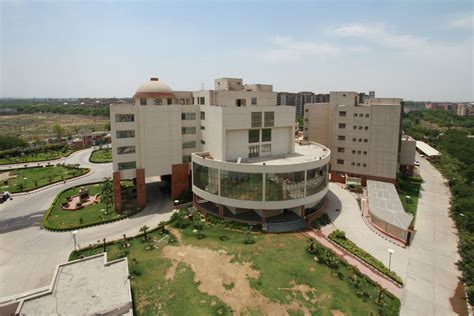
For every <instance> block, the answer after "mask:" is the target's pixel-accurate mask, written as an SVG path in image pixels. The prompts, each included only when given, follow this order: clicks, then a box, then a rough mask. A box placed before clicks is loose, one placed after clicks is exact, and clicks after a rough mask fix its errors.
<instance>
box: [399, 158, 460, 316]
mask: <svg viewBox="0 0 474 316" xmlns="http://www.w3.org/2000/svg"><path fill="white" fill-rule="evenodd" d="M417 160H419V161H420V173H421V176H422V178H423V180H424V183H423V184H422V185H421V197H420V199H419V200H418V209H417V215H416V227H415V228H416V235H415V238H414V239H413V243H412V244H411V246H410V247H409V249H410V251H409V261H408V266H407V272H406V278H405V279H406V282H405V287H404V290H403V293H402V300H401V301H402V307H401V313H400V314H401V315H406V316H411V315H440V316H441V315H443V316H445V315H456V314H455V312H454V311H453V309H452V306H451V303H450V298H451V297H453V296H454V293H455V289H456V286H457V284H458V277H459V276H460V272H459V271H458V269H457V267H456V261H458V260H459V254H458V252H457V242H458V238H457V231H456V228H455V226H454V223H453V221H452V220H451V218H450V217H449V213H448V210H449V207H450V204H449V200H450V198H451V194H450V192H449V189H448V187H447V186H446V184H445V182H446V180H445V179H444V178H443V177H442V175H441V174H440V172H439V171H438V170H436V168H435V167H433V166H432V165H431V164H430V163H429V162H428V161H427V160H426V159H423V158H421V157H419V156H418V157H417Z"/></svg>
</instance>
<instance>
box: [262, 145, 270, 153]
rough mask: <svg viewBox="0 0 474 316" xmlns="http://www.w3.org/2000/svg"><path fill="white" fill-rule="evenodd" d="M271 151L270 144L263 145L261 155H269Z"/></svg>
mask: <svg viewBox="0 0 474 316" xmlns="http://www.w3.org/2000/svg"><path fill="white" fill-rule="evenodd" d="M271 151H272V144H263V145H262V153H270V152H271Z"/></svg>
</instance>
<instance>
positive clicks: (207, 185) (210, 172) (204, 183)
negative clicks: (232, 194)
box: [193, 162, 219, 194]
mask: <svg viewBox="0 0 474 316" xmlns="http://www.w3.org/2000/svg"><path fill="white" fill-rule="evenodd" d="M193 184H194V186H196V187H198V188H199V189H201V190H203V191H206V192H209V193H211V194H218V190H219V178H218V173H217V169H215V168H210V167H206V166H201V165H200V164H198V163H196V162H193Z"/></svg>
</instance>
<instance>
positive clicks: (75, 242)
mask: <svg viewBox="0 0 474 316" xmlns="http://www.w3.org/2000/svg"><path fill="white" fill-rule="evenodd" d="M76 235H77V230H75V231H73V232H72V238H73V239H74V252H75V251H76V249H77V240H76Z"/></svg>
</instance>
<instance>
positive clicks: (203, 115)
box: [201, 111, 206, 120]
mask: <svg viewBox="0 0 474 316" xmlns="http://www.w3.org/2000/svg"><path fill="white" fill-rule="evenodd" d="M205 119H206V112H204V111H201V120H205Z"/></svg>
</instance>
